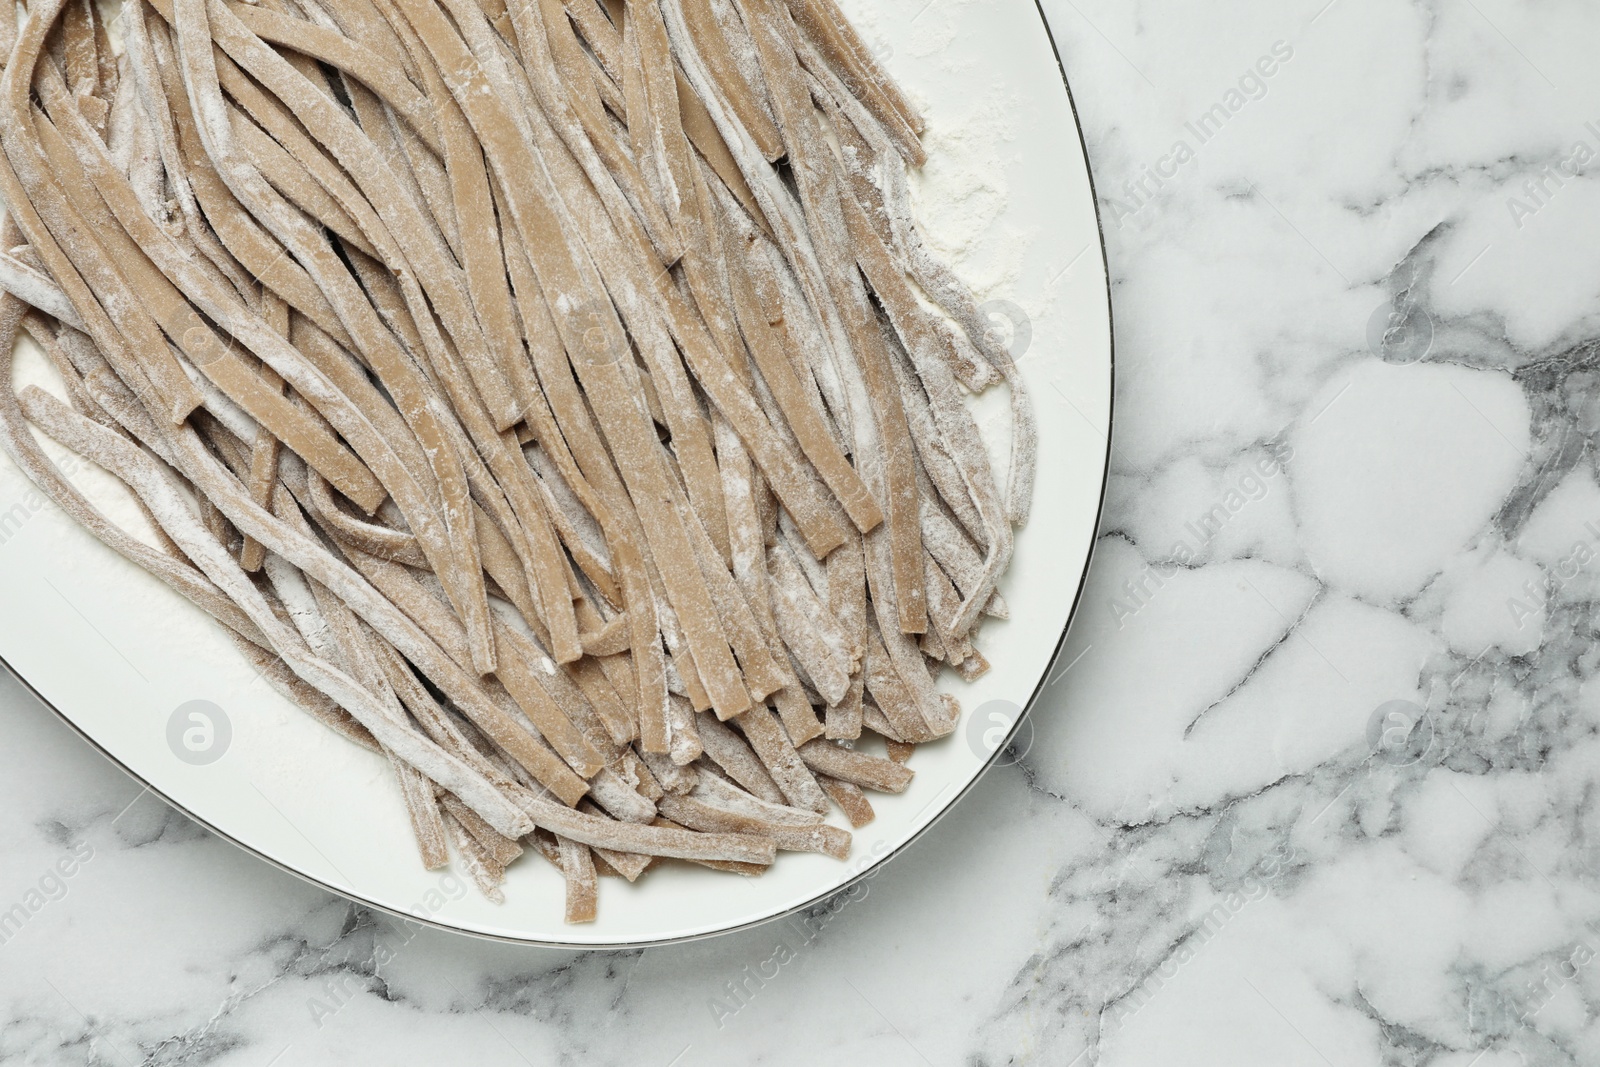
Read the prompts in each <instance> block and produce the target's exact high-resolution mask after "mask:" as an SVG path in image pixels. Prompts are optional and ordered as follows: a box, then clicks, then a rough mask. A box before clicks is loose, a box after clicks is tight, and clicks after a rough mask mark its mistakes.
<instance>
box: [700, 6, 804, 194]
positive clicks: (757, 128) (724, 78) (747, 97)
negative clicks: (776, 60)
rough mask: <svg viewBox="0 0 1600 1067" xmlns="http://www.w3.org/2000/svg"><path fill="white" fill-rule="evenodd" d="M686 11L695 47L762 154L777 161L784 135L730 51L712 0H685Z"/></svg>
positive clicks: (782, 151)
mask: <svg viewBox="0 0 1600 1067" xmlns="http://www.w3.org/2000/svg"><path fill="white" fill-rule="evenodd" d="M683 14H684V18H685V20H686V21H687V22H688V25H689V32H690V33H692V34H693V35H694V38H695V47H696V49H697V50H698V52H699V54H700V58H701V59H703V60H704V61H705V64H706V69H707V70H709V71H710V73H711V76H712V77H713V78H714V79H715V80H716V82H717V85H718V87H719V88H721V89H722V93H723V95H724V96H725V97H726V98H727V101H728V104H729V106H730V107H731V108H732V109H733V113H734V114H735V115H737V116H738V118H739V123H740V125H742V126H743V127H744V128H745V129H746V130H748V131H749V133H750V136H751V138H752V139H753V140H754V141H755V143H756V147H757V148H759V149H760V150H761V154H762V155H763V156H766V157H767V161H768V162H770V163H776V162H777V161H778V160H779V159H780V158H781V157H782V156H783V153H784V147H783V136H782V135H781V134H780V133H778V127H777V125H776V124H774V123H773V121H772V117H771V116H770V115H769V114H768V113H767V110H766V107H765V106H764V104H763V102H762V101H761V100H760V99H759V98H758V96H757V93H756V90H755V88H754V87H753V86H752V85H751V84H750V82H748V81H747V80H746V79H745V76H744V74H743V72H741V71H740V70H739V64H738V62H737V61H735V59H734V57H733V55H732V54H731V53H730V52H729V50H728V47H729V42H728V39H727V37H726V36H724V34H723V31H722V27H721V26H720V25H719V24H718V20H717V17H716V14H715V12H713V11H712V9H711V4H710V2H709V0H684V2H683Z"/></svg>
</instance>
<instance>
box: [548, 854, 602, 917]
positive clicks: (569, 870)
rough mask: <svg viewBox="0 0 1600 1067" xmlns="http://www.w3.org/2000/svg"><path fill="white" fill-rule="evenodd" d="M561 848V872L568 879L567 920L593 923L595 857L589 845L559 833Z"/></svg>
mask: <svg viewBox="0 0 1600 1067" xmlns="http://www.w3.org/2000/svg"><path fill="white" fill-rule="evenodd" d="M556 845H557V848H558V849H559V850H560V851H559V854H560V858H561V874H562V876H563V877H565V878H566V880H567V907H566V916H565V920H566V921H567V922H569V923H592V922H594V919H595V892H596V886H595V874H594V857H593V856H592V855H591V854H590V853H589V846H587V845H580V844H579V843H578V842H576V841H573V840H572V839H571V838H567V837H561V836H560V835H557V837H556Z"/></svg>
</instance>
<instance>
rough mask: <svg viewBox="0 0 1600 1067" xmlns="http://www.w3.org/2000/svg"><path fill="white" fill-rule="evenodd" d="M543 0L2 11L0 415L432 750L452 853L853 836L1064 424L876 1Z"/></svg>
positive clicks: (161, 552)
mask: <svg viewBox="0 0 1600 1067" xmlns="http://www.w3.org/2000/svg"><path fill="white" fill-rule="evenodd" d="M513 2H514V3H515V4H516V5H517V6H515V7H511V6H508V4H507V3H506V0H259V2H251V3H244V2H237V0H126V3H125V4H124V6H123V8H122V11H121V14H120V15H119V16H118V17H117V19H116V20H115V21H114V23H113V24H112V25H111V26H110V27H108V26H107V25H106V24H105V23H104V22H103V21H102V18H101V16H100V14H99V13H98V12H97V10H96V8H95V6H94V4H93V2H92V0H33V2H31V3H30V4H29V6H28V9H27V11H26V18H25V20H23V21H22V23H21V26H20V28H18V29H13V28H12V27H11V26H10V25H9V20H4V19H0V46H3V48H0V54H5V55H8V56H9V58H8V59H7V60H6V62H5V71H4V77H3V80H0V111H3V113H0V148H3V154H4V163H3V164H0V196H3V198H4V200H5V203H6V205H7V206H8V209H9V212H8V216H9V217H8V219H7V222H6V226H7V235H6V239H5V242H4V249H5V251H4V252H3V253H0V288H3V289H4V290H5V295H4V296H0V360H3V361H4V362H3V365H0V367H3V378H4V381H5V382H6V383H7V384H8V388H5V389H0V439H3V443H4V446H5V447H6V449H7V451H8V452H9V453H10V454H11V456H12V458H13V459H14V460H15V461H16V462H17V463H18V464H19V465H20V466H21V467H22V468H23V470H24V471H26V472H27V474H28V475H29V476H30V477H31V478H32V479H33V480H34V481H35V482H36V483H37V484H38V485H39V487H40V488H41V489H42V490H43V491H44V492H45V493H47V494H48V495H49V496H50V497H51V499H53V500H54V501H55V502H56V503H57V504H58V505H60V506H61V507H62V508H63V509H64V510H66V511H67V512H68V513H69V514H71V515H72V516H74V517H75V518H76V519H77V520H78V521H79V522H81V523H82V524H83V525H84V526H85V527H87V528H88V529H89V530H90V531H91V532H93V534H94V535H95V536H96V537H98V538H99V539H100V540H101V541H102V542H104V543H105V544H106V545H108V546H110V547H111V548H112V549H114V550H116V551H117V552H119V553H121V554H122V555H123V556H125V557H126V558H128V559H129V560H131V561H132V562H134V563H137V564H138V565H139V566H141V567H143V568H145V569H146V570H148V571H149V572H151V573H152V574H154V575H155V576H156V577H158V578H159V579H161V580H162V581H163V582H165V583H166V584H167V585H168V586H170V587H171V588H172V589H174V590H176V591H177V592H178V593H180V594H181V595H183V596H184V597H186V598H188V599H189V600H190V601H191V602H193V603H194V604H196V605H197V606H199V607H200V608H202V609H204V610H205V611H206V612H208V613H210V614H211V615H212V616H213V617H215V618H216V619H217V620H218V621H219V622H220V623H222V625H223V626H225V627H226V628H227V629H228V631H229V632H230V633H231V634H232V635H233V636H234V637H235V639H236V640H237V642H238V644H239V645H240V647H241V648H242V649H243V650H244V651H245V652H246V653H247V654H248V655H249V656H250V657H251V659H252V661H253V662H254V663H255V664H256V665H257V667H258V668H259V669H260V670H261V671H262V672H263V673H264V675H265V676H266V677H267V678H268V679H269V680H270V681H271V682H272V683H273V685H274V686H275V687H276V688H277V689H278V690H279V691H280V692H282V693H283V694H285V695H286V696H287V697H289V698H290V699H291V700H293V701H294V702H295V703H296V704H298V705H299V706H300V707H301V708H303V709H304V710H305V711H306V712H308V713H309V714H311V715H312V716H314V717H315V718H317V719H318V720H320V721H321V722H323V723H325V724H327V725H328V726H330V727H332V728H333V729H335V730H338V731H339V732H340V733H342V734H343V735H344V736H346V737H348V738H349V739H350V740H351V741H353V742H355V743H357V744H360V745H363V746H365V747H367V748H369V749H372V750H374V751H376V752H379V753H381V754H382V755H383V756H384V757H386V758H387V759H388V760H389V761H390V763H392V765H393V768H394V772H395V774H396V776H397V778H398V781H399V786H400V793H401V795H402V796H403V798H404V803H405V805H406V808H407V811H408V814H409V816H410V821H411V825H412V828H413V830H414V831H415V838H416V844H417V847H418V848H419V850H420V852H421V858H422V862H423V863H424V865H425V866H427V867H428V868H430V869H432V868H438V867H442V866H444V865H446V864H447V863H449V862H450V856H451V852H452V851H453V852H454V854H455V855H456V857H457V861H458V862H459V863H460V864H461V865H462V867H463V868H464V869H465V870H466V871H467V872H468V873H469V874H470V875H471V876H472V878H473V879H474V880H475V881H476V882H477V884H478V885H479V887H480V888H481V889H482V890H483V892H484V893H485V894H487V895H488V896H489V897H490V898H491V899H494V900H497V901H498V900H500V899H501V896H502V894H501V890H500V888H499V886H500V884H501V883H502V881H503V879H504V877H505V871H506V867H507V865H508V864H510V863H511V862H512V861H513V860H515V859H516V858H517V857H518V856H519V855H520V854H521V853H522V852H523V851H524V849H525V848H528V847H531V848H534V849H535V850H536V851H539V852H541V853H542V854H543V855H544V856H545V857H546V858H547V859H548V860H550V861H551V862H552V863H554V864H555V865H556V866H557V867H558V868H559V869H560V871H561V873H562V874H563V875H564V876H565V879H566V887H567V916H566V917H567V919H568V921H572V922H581V921H586V920H590V919H592V918H593V917H594V914H595V893H596V883H597V879H596V874H597V872H598V873H607V874H617V875H621V876H622V877H624V878H626V879H628V880H629V881H632V880H634V879H636V878H638V877H639V876H640V874H641V873H642V872H643V871H644V870H645V869H646V868H647V867H649V866H650V865H651V864H652V863H653V862H655V861H656V860H658V859H661V858H676V859H681V860H688V861H691V862H695V863H699V864H702V865H705V866H708V867H713V868H716V869H718V870H727V871H733V872H738V873H744V874H755V873H760V872H761V871H762V870H763V869H765V867H767V866H768V865H770V864H771V863H772V862H773V861H774V856H775V849H793V850H802V851H812V852H823V853H826V854H828V855H832V856H835V857H839V858H843V857H844V855H845V854H846V853H847V851H848V849H849V846H850V834H849V833H847V832H845V831H844V830H841V829H839V828H837V827H835V826H832V825H829V824H827V823H826V822H825V821H824V816H825V815H826V814H827V813H828V812H829V810H830V809H829V805H830V802H831V803H832V804H836V805H838V806H839V808H840V809H842V811H843V812H844V814H845V815H846V816H847V817H848V818H849V820H850V821H851V823H852V825H854V826H860V825H862V824H863V823H864V822H865V821H867V820H868V819H870V818H871V817H872V809H871V807H870V805H869V804H868V802H867V799H866V797H865V795H864V793H863V790H864V789H871V790H884V791H889V792H897V791H901V790H904V789H905V788H906V787H907V785H908V783H909V782H910V779H911V771H910V770H909V769H908V768H907V767H906V766H905V763H906V760H907V758H908V756H909V754H910V752H911V750H912V746H914V745H915V744H917V743H919V742H923V741H930V740H933V739H936V738H939V737H942V736H944V735H946V734H948V733H950V732H951V731H952V730H953V729H954V727H955V724H956V722H957V718H958V716H959V714H960V708H959V707H958V706H957V704H956V702H955V701H954V699H952V698H951V697H949V696H948V695H941V694H940V693H938V692H937V691H936V689H935V687H934V680H935V677H936V675H937V674H938V672H939V671H940V670H941V669H942V667H943V665H949V666H952V667H954V668H955V669H956V670H958V671H959V672H960V673H961V674H962V675H964V676H965V677H967V678H973V677H976V676H977V675H978V674H980V673H982V672H983V671H984V670H985V669H986V667H987V664H986V662H985V661H984V659H983V657H982V656H981V655H980V654H979V653H978V652H977V651H976V650H975V649H974V647H973V643H972V640H973V635H974V631H975V629H976V627H977V624H978V622H979V620H980V619H981V618H982V617H983V616H984V615H997V616H1001V617H1003V616H1004V615H1005V605H1004V602H1003V601H1002V600H1001V598H1000V597H999V595H998V594H997V593H996V591H995V588H996V582H997V581H998V579H999V577H1000V574H1001V572H1002V571H1003V570H1004V568H1005V567H1006V564H1007V562H1008V561H1009V558H1010V555H1011V548H1012V527H1013V526H1014V525H1015V524H1019V523H1021V522H1022V521H1023V520H1024V519H1025V517H1026V514H1027V510H1028V502H1029V497H1030V495H1031V490H1032V468H1033V460H1032V456H1033V428H1032V427H1033V424H1032V421H1031V414H1030V408H1029V405H1028V401H1027V397H1026V393H1025V392H1024V389H1023V385H1022V382H1021V381H1020V380H1019V379H1018V376H1017V372H1016V368H1015V367H1014V365H1013V362H1012V360H1011V358H1010V356H1009V354H1008V353H1007V351H1006V350H1005V348H1004V347H1003V346H1002V345H1001V343H1000V340H999V339H998V338H997V337H994V336H991V335H990V334H988V333H986V331H985V325H986V324H985V322H984V320H983V317H982V315H981V314H980V311H979V309H978V307H977V306H976V304H975V302H974V300H973V297H972V295H971V294H970V292H969V291H968V290H967V289H966V287H965V286H963V285H962V283H961V282H959V281H958V280H957V279H956V278H955V276H954V275H953V274H952V273H951V272H950V271H949V270H948V269H947V268H946V267H945V266H943V265H942V264H941V263H939V262H938V261H937V260H936V259H934V258H933V257H932V256H931V255H930V254H929V253H928V252H927V250H926V249H925V248H924V246H923V245H922V243H921V240H920V239H919V237H918V234H917V230H916V228H915V226H914V225H913V223H912V220H911V218H910V215H909V208H908V205H909V184H908V183H909V173H910V171H909V168H913V167H920V166H921V165H922V164H923V162H924V154H923V149H922V147H921V145H920V143H919V134H920V132H921V130H922V122H921V120H920V118H919V117H918V116H917V114H916V112H915V111H914V109H913V108H912V107H911V106H910V104H908V102H907V100H906V98H905V97H904V95H903V94H902V93H901V92H900V91H899V90H898V89H897V88H896V87H895V85H894V84H893V82H891V81H890V80H889V79H888V78H887V77H886V76H885V75H884V73H883V72H882V71H881V70H880V69H879V67H878V66H877V64H876V63H875V62H874V61H873V59H872V58H871V56H870V55H869V53H868V52H867V50H866V49H865V48H864V47H863V45H862V42H861V40H860V39H859V38H858V37H857V36H856V34H855V33H854V31H853V30H852V29H851V27H850V26H849V24H848V23H847V22H846V20H845V19H844V17H843V16H842V15H841V14H840V12H839V11H838V10H837V9H836V8H834V6H833V3H832V0H659V2H658V0H604V2H603V3H602V2H600V0H513ZM109 29H115V31H116V34H117V37H118V47H115V48H114V47H113V46H112V42H111V36H110V33H109V32H108V30H109ZM19 331H25V332H26V333H27V334H28V335H29V336H30V337H31V338H32V339H33V340H34V341H35V342H37V344H38V346H39V347H40V348H42V350H43V352H44V353H45V355H46V356H48V358H49V360H50V362H51V363H52V364H53V366H54V367H55V370H56V371H57V372H58V373H59V375H60V378H61V380H62V382H63V383H64V391H60V392H61V396H64V398H65V399H61V398H59V397H58V395H57V394H56V393H49V392H45V391H42V390H40V389H39V388H37V387H34V386H30V387H27V388H24V389H22V390H20V392H19V391H17V390H16V389H15V387H14V386H12V384H11V383H13V382H14V380H15V375H14V367H13V362H12V360H13V357H12V350H13V344H14V342H15V340H16V339H17V337H18V334H19ZM1001 380H1004V381H1005V383H1006V384H1007V386H1008V387H1009V390H1010V398H1011V407H1012V419H1011V422H1012V441H1011V461H1010V464H1009V467H1008V472H1007V477H1006V479H1005V484H1004V485H1002V484H999V480H998V479H997V478H996V476H995V474H994V473H993V471H992V470H991V466H990V462H989V459H988V454H987V452H986V450H985V447H984V445H983V443H982V441H981V440H980V438H979V433H978V428H977V425H976V423H975V422H974V420H973V418H972V416H971V415H970V414H969V413H968V410H967V407H966V406H965V399H964V398H965V395H966V393H967V392H968V391H971V392H977V391H980V390H982V389H984V388H986V387H988V386H989V385H991V384H994V383H997V382H999V381H1001ZM30 424H31V425H30ZM35 431H37V432H39V433H42V434H43V435H45V436H48V437H50V438H52V439H54V440H55V441H56V442H57V443H59V444H60V445H62V446H64V447H65V448H67V449H70V450H71V451H74V452H76V453H78V454H80V455H82V456H84V457H86V458H88V459H90V460H93V461H94V462H95V463H97V464H98V465H99V466H101V467H103V468H104V469H106V470H108V471H110V472H111V473H112V474H114V475H116V476H117V477H118V478H119V479H120V480H121V481H122V482H123V483H125V484H126V486H127V487H128V488H129V489H130V490H131V491H132V493H133V495H134V496H136V497H137V500H138V503H139V505H140V506H141V507H142V509H143V511H144V513H145V515H146V516H147V517H148V518H149V519H150V520H151V522H152V528H153V529H155V530H157V531H159V536H158V537H156V538H153V539H152V538H149V537H148V534H147V535H146V536H145V538H140V537H136V536H134V535H133V534H131V533H129V532H127V531H125V530H124V529H122V528H120V527H119V526H117V525H114V524H113V523H112V522H110V521H109V520H108V519H107V518H106V517H105V516H104V514H103V513H102V512H101V511H100V510H98V509H97V507H96V505H95V504H94V503H92V502H91V501H90V500H88V499H87V498H85V497H84V496H83V495H81V494H80V493H79V492H78V491H77V490H76V489H75V488H74V487H73V486H72V485H71V484H69V483H68V482H67V481H66V479H65V478H64V477H63V476H62V474H61V473H60V471H59V470H58V469H57V468H56V467H55V465H54V464H53V462H52V461H51V460H50V458H49V457H48V455H47V454H46V453H45V452H44V451H43V450H42V449H41V446H40V443H39V441H38V439H37V438H36V437H35ZM864 730H865V731H868V732H870V734H874V735H878V736H881V737H882V738H883V739H885V740H886V742H887V749H886V751H887V755H886V756H880V755H875V754H872V752H870V751H869V748H871V747H873V746H869V745H867V744H866V740H867V735H865V734H864V733H863V731H864ZM858 746H859V747H858Z"/></svg>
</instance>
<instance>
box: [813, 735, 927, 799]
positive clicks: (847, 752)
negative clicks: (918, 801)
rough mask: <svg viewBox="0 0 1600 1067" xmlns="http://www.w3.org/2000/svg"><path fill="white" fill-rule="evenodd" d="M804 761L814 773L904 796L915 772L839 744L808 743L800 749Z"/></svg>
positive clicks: (829, 742)
mask: <svg viewBox="0 0 1600 1067" xmlns="http://www.w3.org/2000/svg"><path fill="white" fill-rule="evenodd" d="M800 758H801V759H803V760H805V761H806V766H808V767H810V768H811V769H812V770H813V771H817V772H819V773H821V774H825V775H828V776H829V777H830V778H837V779H839V780H840V781H842V782H849V783H851V784H852V785H858V786H861V787H862V788H863V789H875V790H877V791H878V792H880V793H903V792H905V791H906V789H907V788H908V787H909V786H910V785H911V778H912V772H911V771H909V770H907V769H906V768H905V767H903V766H901V765H900V764H898V763H896V762H894V761H893V760H886V759H880V758H878V757H877V756H873V755H869V754H867V753H865V752H857V751H855V750H854V749H849V748H845V747H844V746H843V745H840V744H838V743H837V742H835V741H808V742H807V743H806V744H803V745H801V746H800Z"/></svg>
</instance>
